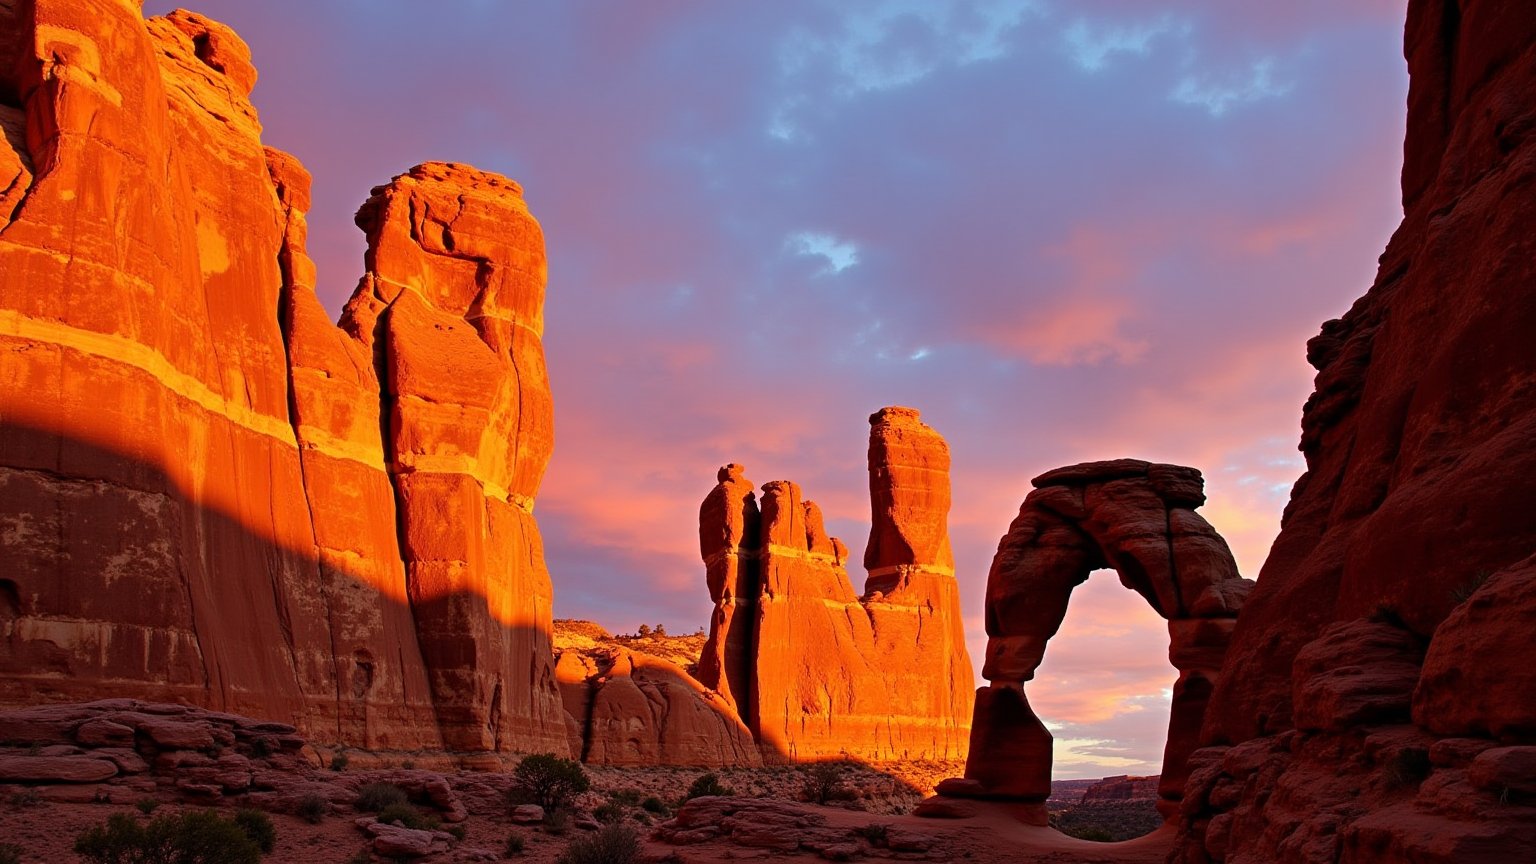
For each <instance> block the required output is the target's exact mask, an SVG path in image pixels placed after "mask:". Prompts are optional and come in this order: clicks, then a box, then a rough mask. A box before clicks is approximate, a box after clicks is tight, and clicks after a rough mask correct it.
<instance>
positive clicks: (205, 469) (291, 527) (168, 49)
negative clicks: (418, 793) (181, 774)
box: [0, 0, 568, 752]
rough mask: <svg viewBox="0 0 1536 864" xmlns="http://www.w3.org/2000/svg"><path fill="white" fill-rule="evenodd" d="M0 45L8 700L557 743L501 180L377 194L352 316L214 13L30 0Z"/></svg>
mask: <svg viewBox="0 0 1536 864" xmlns="http://www.w3.org/2000/svg"><path fill="white" fill-rule="evenodd" d="M0 61H4V62H0V126H3V128H4V132H5V136H4V139H3V141H0V272H3V274H4V278H3V279H0V381H4V382H5V385H4V386H3V387H0V423H3V424H4V430H3V434H0V639H3V640H4V644H5V650H4V651H0V701H5V702H11V703H17V702H37V701H65V700H80V699H86V698H99V697H101V696H104V695H129V696H134V697H139V698H149V699H159V700H169V701H182V702H190V703H194V704H199V705H206V706H210V707H215V708H219V709H223V710H228V711H233V712H239V713H243V714H248V715H252V716H257V717H264V718H272V719H278V720H288V721H291V722H294V723H296V724H297V725H299V726H300V727H302V728H303V729H304V730H305V731H306V732H307V733H308V734H310V735H311V736H313V737H315V738H316V739H318V740H321V741H324V742H331V743H339V744H347V745H355V746H365V747H375V748H421V747H442V746H446V747H448V748H451V749H459V750H506V749H523V750H530V749H539V750H553V751H555V752H566V751H567V748H568V745H567V737H566V735H565V730H564V727H563V722H564V721H563V713H562V710H561V704H560V697H559V692H558V690H557V688H556V685H555V680H554V670H553V661H552V656H551V652H550V648H549V641H548V640H549V628H550V612H549V601H550V586H549V578H548V574H547V572H546V571H545V569H544V564H543V554H542V550H541V548H540V545H539V537H538V531H537V527H536V526H535V524H534V521H533V517H532V512H531V511H532V501H533V497H534V495H535V493H536V492H537V489H538V485H539V481H540V478H541V476H542V474H543V470H544V465H545V463H546V461H547V460H548V457H549V453H550V447H551V428H550V427H551V411H550V396H549V388H548V383H547V381H546V378H545V373H544V362H543V354H542V348H541V343H540V332H541V329H542V321H541V318H540V309H541V306H542V303H543V286H544V253H543V240H542V237H541V235H540V232H539V228H538V224H537V223H536V222H535V221H534V220H533V218H532V217H531V216H530V215H529V214H528V211H527V208H526V206H525V205H524V204H523V201H522V197H521V194H520V191H519V189H518V187H517V186H516V184H513V183H512V182H511V181H508V180H505V179H503V178H500V177H497V176H495V175H491V174H487V173H484V172H480V171H476V170H474V169H471V168H468V167H465V166H459V165H449V164H440V163H434V164H428V165H423V166H419V167H417V168H415V169H413V170H412V171H411V172H409V173H408V174H406V175H402V176H401V177H397V178H396V179H395V180H394V181H392V182H391V183H389V184H387V185H385V186H382V187H380V188H378V189H376V190H375V191H374V195H373V197H372V198H370V199H369V201H368V203H367V204H365V205H364V207H363V208H362V210H361V211H360V212H359V215H358V222H359V225H360V226H361V227H362V228H363V229H364V231H365V232H366V233H367V235H368V239H369V251H368V255H367V262H366V264H367V275H366V276H365V277H364V278H363V281H362V283H361V284H360V285H359V287H358V290H357V293H356V294H355V295H354V297H353V299H352V301H351V303H349V304H348V307H347V311H346V313H345V315H344V316H343V320H342V323H341V327H340V328H338V327H336V326H335V325H332V324H331V323H330V322H329V321H328V320H326V316H325V314H324V311H323V310H322V309H321V307H320V305H319V303H318V301H317V300H316V298H315V295H314V279H315V273H314V266H313V264H312V262H311V261H310V260H309V258H308V256H307V255H306V254H305V223H304V211H305V209H306V207H307V205H308V196H309V177H308V175H307V174H306V173H305V171H304V170H303V168H302V167H301V166H300V165H299V164H298V163H297V161H296V160H294V159H293V158H292V157H290V156H288V155H286V154H283V153H281V152H279V151H276V150H272V149H269V148H263V146H262V144H261V141H260V132H261V129H260V125H259V123H258V121H257V117H256V112H255V110H254V109H253V108H252V106H251V103H250V101H249V99H248V94H249V93H250V90H251V87H252V85H253V84H254V82H255V79H256V72H255V69H254V67H253V66H252V65H251V62H250V51H249V50H248V48H247V47H246V46H245V44H244V43H243V42H241V40H240V39H239V38H238V37H237V36H236V35H235V34H234V33H233V32H231V31H230V30H229V29H228V28H226V27H224V26H223V25H220V24H218V23H216V22H213V21H210V20H208V19H206V18H204V17H202V16H199V15H195V14H192V13H187V12H182V11H178V12H175V13H172V14H171V15H169V16H166V17H164V18H154V19H150V20H147V21H146V20H143V19H142V18H141V17H140V15H139V12H138V5H137V4H134V3H124V2H118V0H68V2H63V0H23V2H18V3H4V4H0Z"/></svg>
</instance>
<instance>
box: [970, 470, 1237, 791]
mask: <svg viewBox="0 0 1536 864" xmlns="http://www.w3.org/2000/svg"><path fill="white" fill-rule="evenodd" d="M1033 482H1034V486H1035V489H1034V490H1033V491H1032V492H1030V493H1029V495H1028V496H1027V497H1026V498H1025V499H1024V504H1023V506H1022V507H1020V509H1019V515H1018V517H1017V518H1015V519H1014V520H1013V524H1011V525H1010V526H1009V527H1008V533H1007V534H1005V535H1004V536H1003V539H1002V541H1001V542H1000V543H999V544H998V549H997V556H996V557H995V558H993V560H992V571H991V573H990V574H989V575H988V577H987V608H986V612H987V616H986V626H987V636H988V640H987V658H986V663H985V665H984V666H983V668H982V673H981V674H982V676H983V677H985V678H987V679H988V680H989V681H990V682H991V683H990V684H989V685H988V686H986V687H983V688H981V689H980V690H979V691H977V694H976V715H975V719H974V721H973V726H972V731H971V745H970V754H969V759H968V762H967V765H966V772H965V775H966V782H965V783H949V784H947V785H946V786H945V787H943V788H941V791H943V792H946V794H954V793H960V794H964V795H969V796H974V797H985V798H1001V799H1008V800H1013V801H1021V802H1025V803H1029V804H1035V805H1041V804H1042V802H1044V801H1045V800H1046V798H1047V797H1049V795H1050V793H1051V758H1052V738H1051V734H1050V732H1049V731H1048V730H1047V729H1046V727H1045V724H1044V723H1043V722H1041V720H1040V718H1038V717H1037V716H1036V715H1035V714H1034V712H1033V710H1031V708H1030V705H1029V699H1028V697H1027V696H1026V694H1025V683H1026V682H1028V681H1030V680H1032V679H1033V678H1034V676H1035V670H1036V669H1038V668H1039V666H1040V663H1041V662H1042V660H1043V659H1044V657H1045V651H1046V645H1047V643H1048V642H1049V640H1050V639H1051V637H1052V636H1055V635H1056V631H1057V630H1058V629H1060V627H1061V623H1062V621H1063V620H1065V618H1066V613H1067V605H1068V601H1069V600H1070V599H1071V596H1072V590H1073V589H1074V588H1075V587H1077V586H1078V585H1080V584H1082V583H1083V582H1084V581H1086V580H1087V579H1088V576H1089V574H1090V573H1092V572H1093V571H1094V570H1099V569H1105V568H1112V569H1114V570H1115V571H1117V572H1118V573H1119V575H1120V581H1121V582H1122V583H1123V584H1124V585H1125V586H1126V587H1127V588H1130V589H1132V590H1134V591H1136V592H1137V593H1139V594H1141V595H1142V596H1143V597H1144V598H1145V599H1146V601H1147V602H1148V603H1149V604H1150V605H1151V606H1152V608H1153V609H1154V610H1155V611H1156V612H1157V613H1158V614H1159V615H1161V616H1162V617H1163V618H1165V619H1167V621H1168V643H1169V644H1168V659H1169V661H1170V662H1171V663H1172V664H1173V666H1174V667H1175V668H1176V669H1177V670H1178V673H1179V675H1178V679H1177V680H1176V681H1175V682H1174V685H1173V705H1172V708H1171V714H1170V717H1169V722H1168V743H1167V747H1166V749H1165V750H1164V753H1163V771H1162V775H1161V777H1160V779H1159V781H1158V795H1159V798H1160V801H1159V804H1158V806H1159V809H1160V810H1161V811H1162V812H1163V813H1164V815H1165V816H1167V815H1172V814H1174V813H1176V812H1177V809H1178V802H1179V800H1180V798H1181V797H1182V795H1183V791H1184V782H1185V779H1186V777H1187V776H1188V767H1187V763H1188V757H1189V753H1190V751H1192V750H1194V749H1195V747H1196V745H1197V743H1198V742H1197V736H1198V734H1199V730H1200V724H1201V720H1202V719H1203V717H1204V714H1205V710H1206V700H1207V699H1209V697H1210V693H1211V689H1212V687H1213V686H1214V684H1215V681H1216V677H1217V674H1218V671H1219V670H1220V668H1221V664H1222V660H1223V658H1224V656H1225V654H1226V650H1227V641H1228V639H1229V638H1230V636H1231V633H1232V628H1233V625H1234V623H1235V620H1234V619H1235V618H1236V617H1237V614H1238V612H1239V611H1240V610H1241V608H1242V604H1243V600H1244V598H1245V596H1246V595H1247V593H1248V591H1249V590H1250V589H1251V587H1252V585H1253V583H1252V582H1250V581H1248V580H1246V579H1243V578H1241V577H1240V576H1238V573H1237V565H1236V564H1235V562H1234V561H1233V560H1232V553H1231V551H1230V550H1229V549H1228V548H1227V544H1226V541H1224V540H1223V539H1222V538H1221V535H1219V534H1217V533H1216V531H1215V529H1214V528H1212V527H1211V526H1210V524H1209V523H1208V522H1206V521H1205V519H1204V518H1202V517H1201V516H1200V515H1199V514H1198V513H1196V512H1195V508H1197V507H1199V506H1200V505H1202V504H1204V503H1205V492H1204V480H1203V479H1202V478H1201V476H1200V472H1199V471H1196V470H1195V469H1193V468H1185V467H1182V466H1178V465H1160V464H1154V463H1149V462H1143V461H1141V460H1138V459H1118V460H1114V461H1108V462H1089V463H1084V464H1081V465H1073V466H1069V467H1066V468H1058V469H1056V470H1055V471H1049V472H1047V473H1045V474H1042V475H1041V476H1039V477H1036V478H1035V479H1034V481H1033ZM1033 815H1035V816H1036V817H1038V818H1043V817H1044V815H1045V814H1044V810H1043V806H1042V807H1040V808H1037V812H1035V813H1034V814H1033Z"/></svg>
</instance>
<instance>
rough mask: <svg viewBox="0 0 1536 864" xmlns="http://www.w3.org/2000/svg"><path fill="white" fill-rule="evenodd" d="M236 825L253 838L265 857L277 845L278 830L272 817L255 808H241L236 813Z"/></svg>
mask: <svg viewBox="0 0 1536 864" xmlns="http://www.w3.org/2000/svg"><path fill="white" fill-rule="evenodd" d="M235 824H236V825H239V826H240V830H241V831H244V832H245V836H247V837H249V838H251V840H252V841H253V842H254V843H255V844H256V847H257V848H258V849H260V850H261V854H263V855H265V854H267V853H268V852H271V851H272V847H274V846H276V845H277V829H276V828H274V827H272V817H270V816H268V815H267V814H265V813H263V812H261V811H260V810H257V809H255V808H254V807H241V808H240V809H239V810H236V811H235Z"/></svg>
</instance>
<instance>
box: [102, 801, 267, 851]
mask: <svg viewBox="0 0 1536 864" xmlns="http://www.w3.org/2000/svg"><path fill="white" fill-rule="evenodd" d="M75 853H76V854H78V855H79V856H80V857H81V858H83V859H85V860H86V861H88V862H91V864H161V862H166V864H169V862H174V864H257V862H259V861H260V860H261V847H260V846H259V845H258V844H257V842H256V841H255V840H253V839H251V838H250V837H249V836H248V835H247V834H246V833H245V831H244V830H243V829H242V828H241V827H240V825H239V824H237V823H236V822H235V821H234V820H233V819H225V818H224V817H223V816H220V815H219V814H217V813H215V812H213V811H211V810H200V811H193V812H189V813H181V814H177V815H168V816H161V817H158V818H156V819H152V820H150V821H149V822H147V823H144V824H140V823H139V822H138V820H136V819H134V818H133V817H132V816H129V815H128V814H127V813H114V814H112V815H111V816H110V817H108V818H107V822H106V824H105V825H97V826H95V827H92V828H87V829H86V830H85V831H83V832H81V834H80V836H79V837H77V838H75Z"/></svg>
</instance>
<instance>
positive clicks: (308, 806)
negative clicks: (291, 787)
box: [299, 794, 331, 825]
mask: <svg viewBox="0 0 1536 864" xmlns="http://www.w3.org/2000/svg"><path fill="white" fill-rule="evenodd" d="M330 811H331V802H329V801H327V800H325V799H324V798H323V797H321V796H319V795H313V794H311V795H305V796H304V797H303V798H302V799H300V800H299V818H300V819H303V820H304V821H305V822H308V823H309V824H311V825H319V824H320V821H321V820H322V819H324V818H325V814H327V813H329V812H330Z"/></svg>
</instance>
